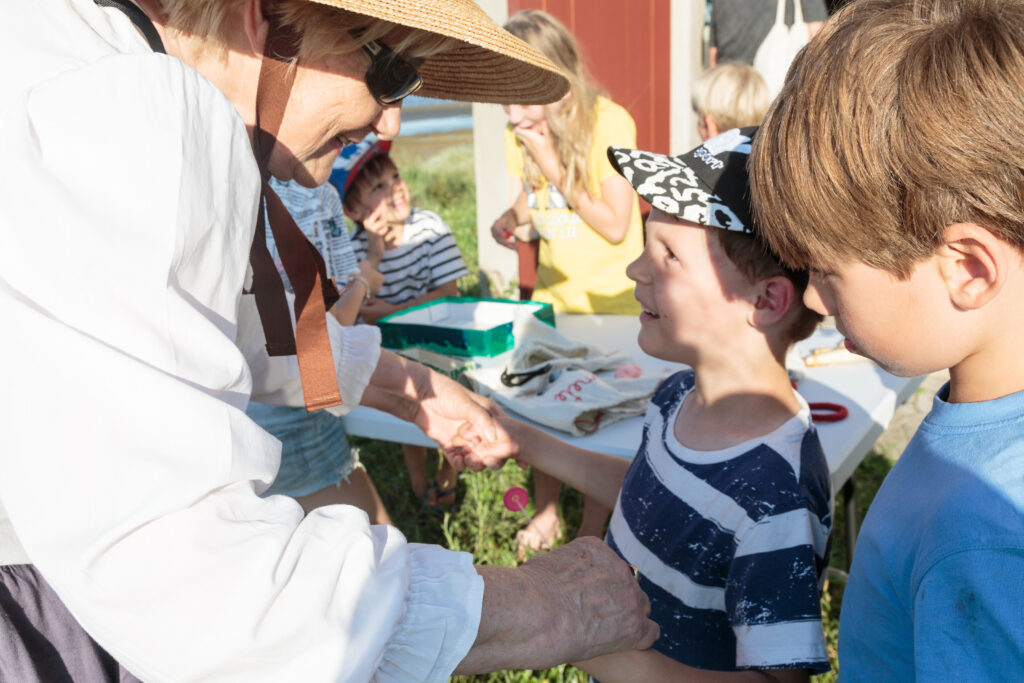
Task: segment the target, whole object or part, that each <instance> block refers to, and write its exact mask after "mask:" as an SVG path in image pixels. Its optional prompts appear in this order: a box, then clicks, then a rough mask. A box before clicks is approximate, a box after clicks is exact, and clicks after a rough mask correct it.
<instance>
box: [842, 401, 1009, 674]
mask: <svg viewBox="0 0 1024 683" xmlns="http://www.w3.org/2000/svg"><path fill="white" fill-rule="evenodd" d="M948 395H949V385H946V387H944V388H943V389H942V390H940V391H939V393H938V394H937V395H936V397H935V400H934V402H933V406H932V410H931V412H930V413H928V415H927V417H925V419H924V422H922V423H921V426H920V428H918V431H917V433H916V434H915V435H914V438H913V439H911V441H910V443H909V444H908V445H907V449H906V451H904V453H903V455H902V457H900V459H899V461H898V462H897V463H896V465H895V467H893V469H892V471H891V472H889V476H887V477H886V479H885V482H884V483H883V484H882V488H881V489H880V490H879V491H878V495H877V496H876V497H875V500H874V502H873V503H872V504H871V508H870V510H868V514H867V518H866V519H865V520H864V528H863V530H862V531H861V533H860V536H859V537H858V539H857V550H856V552H855V553H854V555H853V565H852V567H851V569H850V581H849V584H848V585H847V587H846V592H845V594H844V596H843V608H842V613H841V617H840V621H839V674H840V678H841V680H844V681H872V682H885V681H893V682H894V683H895V682H897V681H898V682H900V683H902V682H903V681H913V680H917V681H949V680H962V681H1010V680H1021V679H1022V678H1024V589H1022V587H1021V582H1022V580H1024V392H1020V393H1016V394H1011V395H1010V396H1006V397H1004V398H1000V399H997V400H994V401H983V402H979V403H947V402H946V401H945V398H946V397H947V396H948Z"/></svg>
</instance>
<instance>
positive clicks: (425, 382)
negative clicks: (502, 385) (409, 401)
mask: <svg viewBox="0 0 1024 683" xmlns="http://www.w3.org/2000/svg"><path fill="white" fill-rule="evenodd" d="M417 393H418V395H419V397H420V400H419V404H418V408H419V409H418V410H417V412H416V414H415V416H414V417H413V420H412V421H413V422H414V423H415V424H416V426H417V427H419V428H420V429H422V430H423V432H424V433H425V434H426V435H427V436H429V437H430V438H431V439H433V440H434V441H436V442H437V443H438V445H440V447H441V449H442V450H443V451H444V454H445V457H446V458H448V461H449V462H451V464H452V466H453V467H455V469H457V470H461V469H464V468H465V467H466V453H467V447H471V446H473V445H477V444H481V443H484V442H489V441H494V440H495V439H496V438H497V426H496V425H495V417H501V416H504V413H503V412H501V409H500V408H498V407H497V406H496V405H495V404H494V403H493V402H492V401H490V400H489V399H486V398H484V397H483V396H480V395H478V394H475V393H473V392H472V391H470V390H469V389H466V388H465V387H464V386H462V385H461V384H459V383H458V382H456V381H455V380H452V379H450V378H448V377H445V376H444V375H442V374H441V373H438V372H434V371H430V372H429V373H425V375H424V377H423V379H422V381H420V382H419V383H418V386H417ZM467 423H468V424H469V427H466V426H464V425H466V424H467ZM460 430H461V431H462V432H464V434H462V435H460ZM477 469H480V468H477Z"/></svg>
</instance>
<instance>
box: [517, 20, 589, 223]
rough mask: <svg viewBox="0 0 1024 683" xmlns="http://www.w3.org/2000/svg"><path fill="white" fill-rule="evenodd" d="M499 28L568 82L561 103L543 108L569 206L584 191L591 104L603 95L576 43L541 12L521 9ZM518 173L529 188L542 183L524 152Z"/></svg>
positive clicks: (566, 31) (540, 176) (587, 176)
mask: <svg viewBox="0 0 1024 683" xmlns="http://www.w3.org/2000/svg"><path fill="white" fill-rule="evenodd" d="M505 29H506V30H507V31H508V32H509V33H511V34H512V35H514V36H516V37H517V38H519V39H521V40H523V41H524V42H526V43H528V44H529V45H531V46H532V47H534V48H536V49H537V50H539V51H540V52H541V53H543V54H544V56H545V57H547V58H548V59H550V60H551V61H552V62H554V64H555V66H557V67H558V68H559V69H560V70H561V71H562V73H563V74H565V77H566V78H567V79H568V80H569V93H568V95H566V97H565V99H564V100H562V101H561V102H556V103H554V104H549V105H545V108H544V109H545V117H546V118H547V121H548V126H549V127H550V128H551V133H552V135H553V136H554V141H555V149H556V150H557V152H558V159H559V161H560V162H561V164H562V166H563V167H564V168H565V171H566V177H565V187H566V192H565V195H566V196H565V198H566V200H567V201H568V202H569V204H570V205H576V204H577V200H578V199H579V197H580V196H581V195H583V194H585V193H588V192H589V187H590V174H589V171H588V168H587V159H588V157H589V155H590V146H591V143H592V142H593V140H594V125H595V123H596V121H595V105H596V103H597V98H598V97H599V96H601V95H603V94H604V93H603V91H602V90H601V89H600V88H599V87H597V85H595V84H594V82H593V80H592V79H591V78H590V75H589V74H588V73H587V71H586V69H585V67H584V66H583V62H582V61H581V60H580V54H579V48H578V46H577V45H576V39H575V38H573V36H572V34H571V33H569V29H567V28H566V27H565V26H564V25H563V24H562V22H560V21H558V19H555V18H554V17H553V16H551V15H550V14H548V13H547V12H543V11H541V10H522V11H520V12H516V13H515V14H513V15H512V16H511V17H510V18H509V20H508V22H506V23H505ZM520 148H522V145H521V144H520ZM523 169H524V171H525V174H526V181H527V182H528V183H530V185H531V186H532V187H540V186H542V185H543V184H544V182H545V179H544V175H543V174H542V173H541V171H540V168H539V167H538V166H537V163H536V162H535V161H534V160H533V158H532V157H530V155H529V154H526V153H525V151H524V152H523Z"/></svg>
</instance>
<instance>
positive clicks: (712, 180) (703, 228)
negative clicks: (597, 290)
mask: <svg viewBox="0 0 1024 683" xmlns="http://www.w3.org/2000/svg"><path fill="white" fill-rule="evenodd" d="M756 130H757V129H756V128H754V127H748V128H743V129H733V130H730V131H727V132H726V133H723V134H721V135H719V136H717V137H715V138H712V139H710V140H708V141H706V142H705V143H704V144H703V145H701V146H700V147H698V148H697V149H695V150H692V151H691V152H688V153H686V154H683V155H680V156H677V157H669V156H665V155H662V154H655V153H653V152H644V151H640V150H627V149H621V148H616V147H612V148H609V152H608V156H609V159H610V160H611V162H612V166H614V167H615V169H616V170H617V171H618V172H619V173H620V174H622V176H623V177H624V178H625V179H626V180H627V181H629V183H630V184H631V185H632V186H633V187H634V189H635V190H636V191H637V193H638V194H639V195H640V196H641V197H643V198H644V199H645V200H647V201H648V202H650V204H651V206H652V208H653V211H652V213H651V216H650V218H649V219H648V221H647V228H648V236H647V244H646V246H645V249H644V253H643V254H642V255H641V257H640V258H638V259H637V260H636V261H634V262H633V263H632V264H630V266H629V268H628V269H627V271H626V273H627V274H628V275H629V276H630V278H632V279H633V280H634V281H635V282H636V283H637V285H636V297H637V299H638V300H639V301H640V303H641V305H642V306H643V308H644V314H643V315H644V319H645V320H647V321H648V322H650V323H652V324H651V325H648V326H645V328H644V330H643V331H642V332H641V337H640V343H641V347H642V348H644V350H645V351H646V352H647V353H649V354H651V355H655V356H658V357H661V358H666V359H669V360H676V361H680V362H685V363H690V364H693V362H694V359H695V358H700V357H701V356H704V355H706V354H707V353H709V352H712V353H714V352H717V351H718V349H720V348H725V347H729V348H736V346H735V343H736V342H735V340H736V339H737V338H738V336H741V335H742V336H744V337H746V338H749V339H755V338H756V339H760V341H755V342H753V343H758V344H761V343H763V344H766V348H768V349H769V350H770V352H771V353H772V354H773V355H774V356H775V358H776V359H777V360H778V361H779V362H780V363H781V362H782V359H783V357H784V356H785V353H786V351H787V350H788V348H789V347H790V345H792V344H793V343H794V342H797V341H799V340H801V339H804V338H806V337H808V336H809V335H810V334H811V333H812V332H813V331H814V328H815V326H816V325H817V324H818V323H819V322H820V321H821V316H819V315H818V314H817V313H815V312H813V311H811V310H809V309H807V308H806V307H805V306H804V304H803V302H802V297H803V293H804V288H805V286H806V283H807V274H806V272H803V271H798V270H794V269H791V268H787V267H786V266H785V265H783V264H782V263H781V262H780V260H779V259H778V258H777V257H776V256H775V255H774V254H772V253H771V252H770V251H769V250H768V249H766V248H765V245H764V243H763V241H762V240H761V239H760V237H759V235H758V230H757V227H756V224H755V223H754V221H753V219H752V217H751V214H750V206H749V196H748V195H749V192H748V179H747V171H746V162H747V157H748V155H749V152H750V140H751V137H752V136H753V135H754V134H755V132H756ZM725 341H728V343H724V342H725Z"/></svg>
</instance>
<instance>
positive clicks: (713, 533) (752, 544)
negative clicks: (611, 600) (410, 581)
mask: <svg viewBox="0 0 1024 683" xmlns="http://www.w3.org/2000/svg"><path fill="white" fill-rule="evenodd" d="M756 130H757V129H756V128H753V127H751V128H743V129H733V130H731V131H728V132H727V133H723V134H722V135H719V136H717V137H715V138H712V139H710V140H708V141H707V142H705V143H704V145H702V146H701V147H699V148H697V149H696V150H693V151H691V152H689V153H688V154H684V155H681V156H678V157H667V156H663V155H660V154H654V153H651V152H642V151H631V150H625V149H619V148H614V147H613V148H610V149H609V158H610V159H611V161H612V165H613V166H615V168H616V170H618V171H619V173H621V174H622V175H623V176H624V177H625V178H626V180H628V181H629V182H630V184H632V185H633V187H634V188H635V189H636V191H637V193H638V194H639V195H640V196H641V197H643V198H644V199H645V200H647V201H648V202H650V203H651V205H652V206H653V208H654V210H653V212H652V213H651V216H650V218H649V219H648V220H647V243H646V245H645V247H644V251H643V253H642V254H641V256H640V257H639V258H638V259H636V260H635V261H634V262H633V263H631V264H630V265H629V267H628V268H627V269H626V273H627V274H628V275H629V277H630V278H631V279H633V280H634V281H635V282H636V286H635V296H636V298H637V299H638V300H639V301H640V304H641V306H642V308H643V313H642V314H641V316H640V321H641V330H640V334H639V338H638V341H639V344H640V348H642V349H643V350H644V351H645V352H646V353H648V354H650V355H652V356H656V357H658V358H662V359H665V360H670V361H676V362H680V363H685V364H687V365H689V366H690V367H691V368H692V369H691V370H686V371H682V372H679V373H677V374H676V375H673V376H672V377H670V378H669V379H667V380H666V381H665V382H663V383H662V384H661V386H660V387H659V388H658V389H657V391H656V392H655V394H654V396H653V399H652V401H651V405H650V407H649V408H648V410H647V415H646V418H645V421H644V428H643V437H642V441H641V443H640V447H639V449H638V451H637V455H636V458H635V459H634V460H633V462H632V463H630V462H629V461H627V460H624V459H621V458H616V457H613V456H608V455H603V454H600V453H594V452H591V451H586V450H583V449H580V448H576V447H574V446H570V445H569V444H567V443H565V442H563V441H561V440H559V439H557V438H555V437H553V436H551V435H550V434H547V433H546V432H543V431H541V430H538V429H535V428H533V427H530V426H527V425H525V424H523V423H520V422H517V421H515V420H504V421H502V425H503V426H504V427H505V429H506V430H507V432H508V440H507V442H505V443H501V444H496V445H494V446H492V447H479V446H476V447H474V450H476V451H477V453H478V454H479V455H480V456H481V457H482V458H483V459H485V460H486V459H487V458H488V457H489V456H491V455H500V456H504V455H508V454H509V451H510V450H511V451H512V453H511V455H512V456H514V457H516V458H518V459H519V460H521V461H525V462H526V463H529V464H530V465H532V466H534V467H537V468H539V469H541V470H544V471H546V472H548V473H550V474H552V475H554V476H555V477H557V478H558V479H561V480H562V481H565V482H567V483H569V484H570V485H571V486H573V487H575V488H577V489H578V490H580V491H582V492H583V493H584V494H585V495H588V496H594V498H595V499H596V500H598V501H600V502H602V503H604V504H606V505H608V506H609V507H611V506H614V508H615V509H614V512H613V513H612V518H611V522H610V524H609V529H608V535H607V542H608V544H609V545H611V547H612V548H614V549H615V550H616V551H617V552H618V553H619V554H620V555H622V557H623V558H624V559H625V560H626V561H627V562H628V563H630V564H631V565H633V566H634V567H636V568H637V570H638V579H639V581H640V584H641V586H642V587H643V588H644V590H645V591H646V592H647V595H648V596H649V597H650V599H651V618H652V619H653V620H655V621H656V622H658V625H659V626H660V627H661V637H660V638H659V639H658V641H657V642H656V643H655V644H654V646H653V648H652V649H651V650H647V651H627V652H621V653H617V654H614V655H607V656H604V657H599V658H596V659H593V660H589V661H586V662H581V663H578V664H577V666H579V667H581V668H582V669H584V670H586V671H588V672H589V673H591V674H592V675H593V676H595V677H596V678H599V679H600V680H601V681H604V682H606V683H607V682H608V681H639V680H650V681H655V680H657V681H666V680H704V679H707V678H709V677H713V678H714V679H715V680H720V679H721V678H723V677H728V676H729V675H730V674H724V673H722V672H732V674H731V675H732V676H734V677H736V678H740V677H743V676H748V675H749V674H750V672H751V670H756V671H759V672H761V673H762V674H764V675H765V676H767V677H768V678H769V680H782V681H798V680H807V679H808V677H809V673H810V672H820V671H825V670H827V669H828V667H829V664H828V656H827V654H826V650H825V638H824V633H823V631H822V626H821V608H820V595H821V593H820V591H821V586H822V583H823V579H824V573H825V569H826V567H827V565H828V557H829V549H830V531H831V523H832V514H831V499H832V496H831V489H830V482H829V472H828V465H827V463H826V461H825V456H824V453H823V452H822V450H821V444H820V443H819V441H818V436H817V432H816V431H815V429H814V427H813V425H812V424H811V419H810V410H809V408H808V406H807V403H806V402H805V401H804V400H803V399H802V398H801V397H800V396H799V394H797V393H796V392H795V391H794V390H793V387H792V385H791V384H790V380H789V376H788V374H787V372H786V368H785V366H784V364H783V361H784V358H785V355H786V351H787V350H788V349H789V347H790V346H791V345H792V344H793V343H794V342H796V341H799V340H800V339H803V338H805V337H807V336H808V335H809V334H810V333H811V332H812V331H813V330H814V327H815V326H816V324H817V323H818V322H819V321H820V320H821V318H820V316H818V315H817V314H815V313H813V312H812V311H809V310H808V309H807V308H805V307H804V306H803V304H802V303H801V301H800V297H801V296H802V294H803V289H804V285H805V283H806V273H800V272H796V271H791V270H788V269H786V268H784V267H783V266H781V265H780V264H779V262H778V260H777V259H776V258H775V257H774V256H772V255H771V254H770V253H768V252H767V251H766V250H765V249H764V248H763V245H762V243H761V242H760V240H759V239H758V237H757V228H756V226H755V225H754V223H753V221H752V220H751V218H750V210H749V203H748V199H747V194H748V193H747V187H748V185H747V173H746V161H747V157H748V154H749V151H750V139H751V136H753V135H754V133H755V132H756ZM509 442H511V444H510V443H509ZM620 489H621V490H620ZM712 672H714V673H712Z"/></svg>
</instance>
